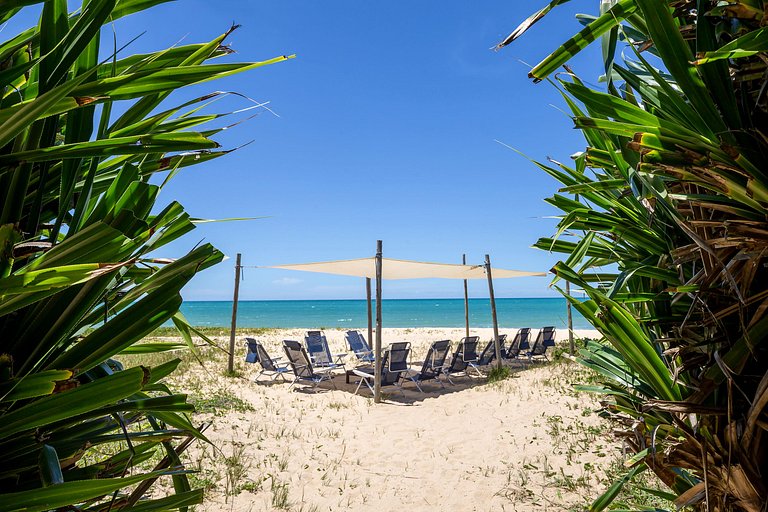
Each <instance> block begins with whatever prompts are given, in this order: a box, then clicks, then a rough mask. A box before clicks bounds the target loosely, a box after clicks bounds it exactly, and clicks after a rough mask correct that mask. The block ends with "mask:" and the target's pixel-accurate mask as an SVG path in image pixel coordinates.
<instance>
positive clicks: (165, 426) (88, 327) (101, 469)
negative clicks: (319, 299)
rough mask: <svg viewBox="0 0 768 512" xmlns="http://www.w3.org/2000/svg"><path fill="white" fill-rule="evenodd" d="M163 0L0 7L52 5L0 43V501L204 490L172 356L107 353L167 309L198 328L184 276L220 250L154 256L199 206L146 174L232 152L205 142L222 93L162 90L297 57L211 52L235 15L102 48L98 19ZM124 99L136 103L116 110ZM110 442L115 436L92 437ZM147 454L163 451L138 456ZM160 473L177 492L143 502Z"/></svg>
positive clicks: (121, 348) (179, 501)
mask: <svg viewBox="0 0 768 512" xmlns="http://www.w3.org/2000/svg"><path fill="white" fill-rule="evenodd" d="M164 1H166V0H84V1H83V3H82V6H81V7H80V8H79V9H78V10H76V11H75V12H72V13H70V12H68V10H67V8H68V2H67V1H66V0H46V1H45V2H42V1H35V0H31V1H30V0H24V1H12V2H5V3H4V4H3V6H2V7H0V21H2V22H5V21H7V20H9V19H11V18H12V17H13V16H15V15H16V14H17V13H18V12H19V11H20V10H22V9H23V8H26V7H27V6H30V5H32V4H36V3H42V4H43V6H42V14H41V16H40V21H39V23H38V25H37V26H35V27H31V28H29V29H28V30H25V31H23V32H22V33H20V34H18V35H17V36H15V37H13V38H11V39H9V40H7V41H5V42H2V43H0V86H2V88H3V89H2V92H3V94H2V98H0V453H2V460H1V461H0V510H19V509H24V510H50V509H59V508H61V509H64V508H67V509H69V507H74V508H77V509H78V510H85V509H87V510H102V509H103V510H106V509H110V510H119V509H124V508H132V507H133V506H134V505H136V503H137V502H138V500H139V499H142V500H143V501H142V504H141V508H142V509H143V510H168V509H178V508H184V507H187V506H188V505H191V504H194V503H199V502H200V501H201V500H202V491H201V490H200V489H192V488H191V486H190V484H189V482H188V480H187V477H186V472H185V471H184V469H183V466H182V465H181V462H180V460H179V453H181V451H183V450H184V449H185V448H186V446H187V445H188V444H189V443H190V442H191V441H192V440H193V439H205V437H204V435H203V434H202V433H201V431H200V430H199V429H198V428H196V427H195V426H193V425H192V424H191V423H190V420H189V418H188V417H187V415H186V414H187V413H188V412H190V411H191V410H192V406H191V405H189V404H187V402H186V396H185V395H180V394H176V393H174V392H173V391H171V390H170V389H169V388H168V387H167V386H165V385H164V384H163V383H162V380H163V378H164V377H165V376H167V375H168V374H169V373H171V372H172V371H173V370H174V368H175V367H176V365H178V362H179V361H178V360H174V361H171V362H169V363H166V364H162V365H160V366H157V367H152V368H146V367H141V366H139V367H135V368H128V369H124V368H123V367H122V366H121V365H120V363H118V362H117V361H115V360H113V359H112V357H113V356H115V355H117V354H123V353H130V352H131V351H134V350H136V349H135V348H134V347H133V346H134V345H135V344H136V342H138V341H139V340H141V339H142V338H143V337H144V336H145V335H146V334H148V333H149V332H151V331H152V330H153V329H155V328H156V327H158V326H160V325H161V324H163V323H164V322H166V321H168V320H173V321H174V323H175V324H176V325H177V326H178V327H179V329H180V330H181V331H182V333H183V334H184V335H185V336H186V337H187V338H189V334H190V333H191V331H192V329H191V327H189V326H188V325H186V323H185V322H184V320H183V317H181V316H180V315H179V314H178V309H179V305H180V304H181V296H180V293H179V292H180V289H181V288H182V287H183V286H184V285H185V284H186V283H187V282H188V281H189V280H190V279H191V278H192V277H193V276H194V275H195V274H196V273H197V272H199V271H201V270H203V269H205V268H207V267H209V266H211V265H213V264H215V263H217V262H219V261H220V260H221V259H222V254H221V253H220V252H219V251H218V250H216V249H215V248H214V247H212V246H211V245H209V244H204V245H200V246H198V247H196V248H195V249H193V250H192V251H190V252H189V253H187V254H185V255H182V256H181V257H179V258H176V259H173V260H167V259H158V258H155V257H153V252H154V251H156V250H157V249H159V248H161V247H163V246H164V245H166V244H167V243H169V242H171V241H173V240H175V239H177V238H178V237H180V236H182V235H183V234H185V233H187V232H188V231H190V230H192V229H194V224H195V219H193V218H191V217H190V215H189V214H188V213H186V212H185V211H184V208H183V207H182V206H181V205H180V204H178V203H177V202H170V203H169V204H167V205H160V204H157V201H156V200H157V195H158V192H159V191H160V189H161V188H162V185H157V184H154V183H153V182H150V178H151V177H152V176H154V175H156V174H158V173H167V174H168V177H167V178H166V181H167V179H168V178H170V177H171V176H173V175H175V174H176V173H177V172H178V171H179V170H181V169H182V168H184V167H186V166H189V165H193V164H198V163H201V162H205V161H208V160H212V159H215V158H218V157H220V156H223V155H224V154H226V153H227V152H228V151H227V150H222V149H219V145H218V144H217V143H216V142H215V141H214V140H213V139H212V137H214V136H215V135H216V133H217V132H218V131H220V130H221V128H205V129H202V130H200V128H199V127H200V126H201V125H203V124H205V123H208V122H210V121H213V120H215V119H217V118H220V117H222V116H225V115H226V114H204V113H202V111H201V107H203V106H205V104H206V102H208V101H210V100H213V99H215V97H217V96H221V95H222V94H224V93H221V92H214V93H212V94H209V95H206V96H203V97H200V98H196V99H193V100H190V101H187V102H185V103H183V104H181V105H175V106H170V107H169V106H164V107H163V106H162V105H164V103H165V102H164V100H165V99H166V98H167V97H168V95H169V94H170V93H171V92H173V91H174V90H175V89H178V88H180V87H182V86H184V85H187V84H195V83H199V82H203V81H207V80H213V79H217V78H223V77H226V76H228V75H231V74H234V73H239V72H242V71H246V70H250V69H254V68H257V67H260V66H264V65H267V64H272V63H276V62H280V61H283V60H286V59H287V58H288V57H284V56H280V57H277V58H274V59H270V60H267V61H264V62H247V63H231V62H229V63H210V61H211V60H212V59H217V58H219V57H224V56H226V55H228V54H230V53H232V52H231V51H230V50H229V49H228V48H227V46H225V45H224V40H225V38H226V37H227V36H228V35H229V33H230V32H231V31H232V30H233V29H234V28H235V27H232V29H230V30H228V31H227V32H225V33H224V34H222V35H220V36H219V37H216V38H215V39H213V40H212V41H209V42H206V43H202V44H190V45H184V46H175V47H173V48H168V49H164V50H161V51H157V52H154V53H150V54H144V55H131V56H123V55H122V54H121V53H120V52H116V53H115V54H113V55H111V56H110V58H108V59H107V60H106V61H104V62H99V60H98V58H99V57H98V56H99V55H100V50H101V49H102V47H101V43H100V32H101V30H102V26H103V25H104V24H105V23H107V22H110V21H112V20H115V19H118V18H120V17H123V16H127V15H130V14H133V13H135V12H139V11H143V10H145V9H148V8H151V7H152V6H154V5H157V4H160V3H163V2H164ZM222 60H223V59H222ZM120 101H129V102H130V103H129V106H128V107H127V108H125V109H123V110H122V113H121V114H115V112H116V111H113V106H114V105H115V104H116V103H117V102H120ZM160 107H162V108H160ZM195 129H197V130H199V131H193V130H195ZM155 181H158V180H155ZM174 347H175V345H173V344H171V345H163V344H160V345H153V346H152V349H153V350H164V349H169V348H174ZM144 348H146V347H144ZM179 440H181V442H179ZM102 446H110V447H112V448H111V449H110V450H103V451H94V448H99V447H102ZM86 454H88V455H89V457H88V458H87V459H83V457H84V455H86ZM153 456H154V457H156V458H159V459H161V460H160V462H159V463H157V464H156V465H155V467H154V469H152V470H142V469H141V468H142V467H143V465H146V464H147V463H148V461H149V460H150V459H152V457H153ZM86 461H87V462H86ZM160 477H165V478H171V479H172V480H173V487H174V490H175V493H174V494H172V495H170V496H166V497H161V498H154V499H151V500H146V499H143V498H144V496H145V495H146V493H147V490H148V489H149V488H150V487H151V486H152V484H153V483H154V482H155V481H156V480H157V479H158V478H160ZM74 508H73V509H74Z"/></svg>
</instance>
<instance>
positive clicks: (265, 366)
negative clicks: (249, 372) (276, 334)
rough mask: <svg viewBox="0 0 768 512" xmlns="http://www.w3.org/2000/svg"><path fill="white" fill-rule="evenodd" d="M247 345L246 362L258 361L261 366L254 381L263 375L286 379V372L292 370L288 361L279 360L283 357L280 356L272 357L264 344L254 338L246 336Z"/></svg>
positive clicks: (273, 378)
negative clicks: (281, 361)
mask: <svg viewBox="0 0 768 512" xmlns="http://www.w3.org/2000/svg"><path fill="white" fill-rule="evenodd" d="M245 346H246V347H247V348H246V354H245V362H246V363H258V364H259V365H260V366H261V371H260V372H259V373H258V374H257V375H256V377H255V378H254V379H253V380H254V382H258V380H259V377H261V376H262V375H268V376H270V377H271V379H270V380H275V379H276V378H277V377H280V378H282V379H283V380H286V379H285V374H286V373H290V372H291V370H290V368H289V367H288V366H289V364H288V363H280V362H278V361H279V360H280V359H281V358H279V357H276V358H274V359H273V358H272V357H270V356H269V354H268V353H267V351H266V350H265V349H264V345H262V344H261V343H259V342H258V341H256V340H255V339H253V338H245Z"/></svg>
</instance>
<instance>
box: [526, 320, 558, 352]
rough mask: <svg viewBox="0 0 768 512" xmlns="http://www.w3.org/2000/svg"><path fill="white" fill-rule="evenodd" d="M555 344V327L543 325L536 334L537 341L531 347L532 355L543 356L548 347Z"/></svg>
mask: <svg viewBox="0 0 768 512" xmlns="http://www.w3.org/2000/svg"><path fill="white" fill-rule="evenodd" d="M554 346H555V328H554V327H551V326H550V327H543V328H542V329H541V330H539V334H537V335H536V341H534V342H533V348H532V349H531V355H532V356H543V355H544V354H545V353H546V351H547V347H554Z"/></svg>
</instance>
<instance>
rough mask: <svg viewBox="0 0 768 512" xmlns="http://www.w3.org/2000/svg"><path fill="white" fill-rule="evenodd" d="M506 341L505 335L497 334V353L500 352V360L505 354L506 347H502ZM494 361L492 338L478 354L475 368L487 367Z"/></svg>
mask: <svg viewBox="0 0 768 512" xmlns="http://www.w3.org/2000/svg"><path fill="white" fill-rule="evenodd" d="M506 341H507V335H506V334H499V352H501V358H502V359H504V354H505V353H506V347H505V346H504V345H505V343H506ZM494 359H496V345H495V344H494V342H493V338H491V340H490V341H489V342H488V344H487V345H486V346H485V348H484V349H483V351H482V352H481V353H480V357H479V358H478V359H477V363H476V364H477V366H488V365H489V364H491V363H492V362H493V360H494Z"/></svg>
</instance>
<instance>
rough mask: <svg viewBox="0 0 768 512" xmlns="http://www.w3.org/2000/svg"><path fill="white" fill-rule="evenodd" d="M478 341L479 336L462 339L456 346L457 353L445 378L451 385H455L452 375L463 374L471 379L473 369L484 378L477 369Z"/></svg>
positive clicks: (446, 370) (447, 368)
mask: <svg viewBox="0 0 768 512" xmlns="http://www.w3.org/2000/svg"><path fill="white" fill-rule="evenodd" d="M478 340H479V338H478V337H477V336H469V337H467V338H461V341H460V342H459V344H458V345H457V346H456V351H455V352H454V353H453V358H451V364H449V365H448V366H447V367H446V369H445V376H446V378H447V379H448V381H449V382H450V383H451V384H453V381H452V380H451V375H455V374H457V373H463V374H464V375H466V376H467V377H469V370H468V369H469V368H473V369H474V370H475V371H476V372H477V373H478V375H479V376H481V377H482V376H483V374H482V373H481V372H480V370H479V369H478V368H477V342H478Z"/></svg>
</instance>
